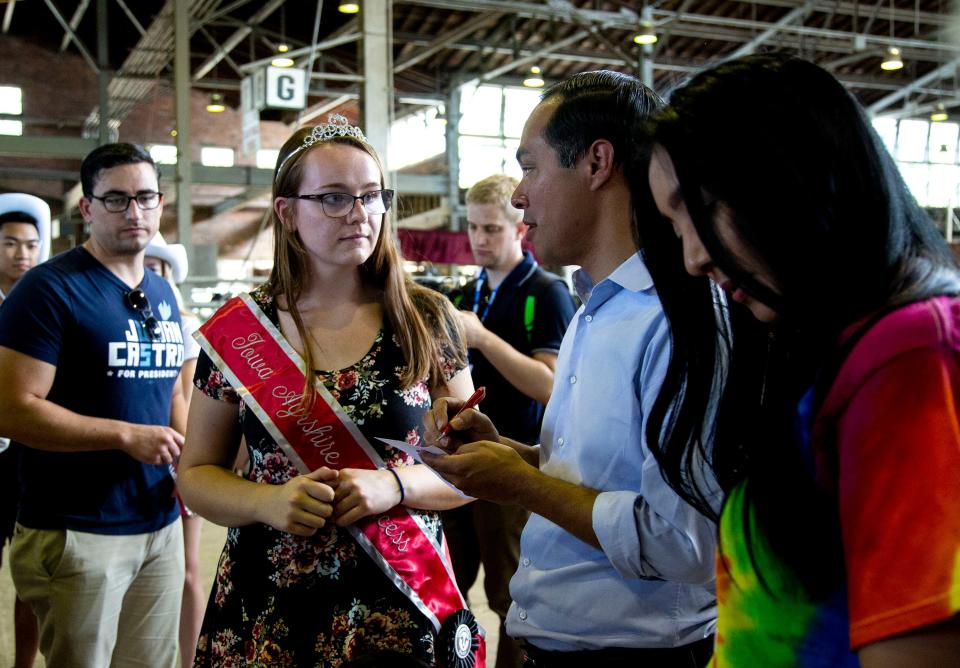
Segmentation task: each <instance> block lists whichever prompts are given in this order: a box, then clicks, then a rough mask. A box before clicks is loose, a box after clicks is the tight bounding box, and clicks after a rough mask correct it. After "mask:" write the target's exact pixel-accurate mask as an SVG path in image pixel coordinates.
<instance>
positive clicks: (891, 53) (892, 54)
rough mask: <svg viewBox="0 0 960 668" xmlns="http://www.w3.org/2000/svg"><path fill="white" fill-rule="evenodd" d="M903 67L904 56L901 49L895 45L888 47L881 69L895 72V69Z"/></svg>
mask: <svg viewBox="0 0 960 668" xmlns="http://www.w3.org/2000/svg"><path fill="white" fill-rule="evenodd" d="M902 67H903V58H901V57H900V49H898V48H897V47H895V46H891V47H890V48H889V49H887V53H886V54H885V55H884V57H883V62H881V63H880V69H882V70H886V71H887V72H893V71H894V70H899V69H901V68H902Z"/></svg>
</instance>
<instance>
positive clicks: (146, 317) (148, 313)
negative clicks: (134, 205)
mask: <svg viewBox="0 0 960 668" xmlns="http://www.w3.org/2000/svg"><path fill="white" fill-rule="evenodd" d="M127 206H130V202H127ZM138 206H139V205H138ZM141 299H142V302H141ZM124 300H125V301H126V302H127V305H128V306H129V307H130V308H132V309H133V310H134V311H136V312H137V313H138V314H140V318H141V320H142V324H143V331H145V332H146V333H147V336H149V337H150V340H151V341H156V340H158V339H159V338H160V337H161V332H160V321H159V320H157V319H156V318H155V317H154V315H153V307H152V306H151V305H150V299H149V297H147V293H146V292H144V291H143V289H142V288H133V289H132V290H129V291H128V292H127V293H126V294H124ZM134 300H137V301H136V302H135V301H134ZM137 303H140V305H139V306H138V305H137Z"/></svg>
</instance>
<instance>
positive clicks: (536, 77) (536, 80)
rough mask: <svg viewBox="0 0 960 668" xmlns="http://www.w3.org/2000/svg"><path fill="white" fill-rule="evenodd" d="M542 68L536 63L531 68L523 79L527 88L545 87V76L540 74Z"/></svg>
mask: <svg viewBox="0 0 960 668" xmlns="http://www.w3.org/2000/svg"><path fill="white" fill-rule="evenodd" d="M541 72H542V70H541V69H540V68H539V67H537V66H536V65H534V66H533V67H531V68H530V74H529V75H527V78H526V79H524V80H523V85H524V86H526V87H527V88H543V84H544V81H543V77H542V76H540V73H541Z"/></svg>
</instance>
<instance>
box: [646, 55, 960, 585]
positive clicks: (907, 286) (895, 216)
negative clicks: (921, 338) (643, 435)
mask: <svg viewBox="0 0 960 668" xmlns="http://www.w3.org/2000/svg"><path fill="white" fill-rule="evenodd" d="M653 132H654V139H655V141H656V142H657V143H658V145H659V146H661V147H662V148H663V149H664V150H665V151H666V153H667V154H669V157H670V158H671V160H672V161H673V164H674V167H675V169H676V173H677V177H678V181H679V186H680V192H681V194H682V196H683V199H684V202H685V204H686V206H687V209H688V211H689V213H690V216H691V218H692V220H693V223H694V225H695V227H696V230H697V233H698V235H699V236H700V238H701V240H702V242H703V244H704V246H705V247H706V249H707V252H708V253H709V254H710V257H711V259H712V260H713V261H714V262H715V263H716V265H717V266H718V267H719V268H720V269H721V270H722V271H723V272H724V273H725V274H727V275H728V276H730V277H731V278H732V279H733V281H734V282H735V283H736V284H738V285H739V286H741V287H742V288H743V289H744V290H745V291H746V292H747V293H748V294H751V295H752V296H753V297H755V298H756V299H758V300H759V301H761V302H764V303H766V304H767V305H768V306H770V307H771V308H773V309H774V310H775V311H777V313H778V315H779V316H780V322H779V323H778V324H777V325H776V326H775V327H774V328H772V329H771V328H769V327H768V326H765V325H764V324H762V323H760V322H758V321H756V320H755V319H753V318H752V317H750V316H749V314H748V313H746V311H745V309H743V308H742V307H741V306H739V305H737V304H732V305H730V306H729V308H727V307H726V306H724V307H722V308H721V309H719V310H718V312H717V313H714V311H713V310H712V309H711V310H709V311H708V310H706V309H702V305H701V306H696V305H693V306H691V310H692V309H693V308H701V309H702V312H701V313H699V314H697V313H687V314H686V317H684V318H678V319H676V320H674V319H671V329H672V334H673V337H674V353H673V356H672V358H671V362H670V367H669V370H668V373H667V379H666V380H665V382H664V384H663V387H662V390H661V393H660V395H659V397H658V399H657V402H656V406H655V408H654V411H653V414H652V415H651V419H650V422H649V423H648V427H647V429H648V431H647V438H648V441H649V442H650V444H651V447H652V448H653V450H654V453H655V455H656V456H657V458H658V461H659V462H660V464H661V471H662V472H663V475H664V477H665V478H666V479H667V481H668V482H669V483H670V484H671V485H672V486H673V487H674V488H675V489H676V490H677V491H678V493H680V494H681V495H682V496H683V497H684V498H686V499H687V500H689V501H690V502H691V503H693V504H694V505H696V506H697V507H698V508H700V509H701V510H703V511H704V512H707V513H708V514H709V515H711V516H713V517H714V518H716V516H717V512H716V507H715V505H712V504H711V503H710V494H709V490H707V489H705V488H704V485H703V484H702V483H700V482H698V481H700V480H702V479H703V478H702V477H698V476H697V475H693V474H691V470H692V469H691V462H692V461H693V459H694V458H693V456H692V455H693V453H696V452H700V451H703V449H704V448H703V444H702V440H703V439H702V437H703V435H704V434H705V433H708V432H709V434H710V435H711V436H712V440H713V449H712V452H710V453H709V456H708V457H707V461H708V464H709V468H710V469H711V471H712V473H714V474H715V475H716V479H717V481H718V483H719V485H720V487H721V488H722V489H723V491H725V492H729V491H730V490H731V489H732V488H733V487H735V486H736V485H738V484H740V483H741V482H745V488H744V493H745V497H744V499H745V503H744V506H743V508H744V513H743V517H741V518H739V520H738V521H740V522H741V525H742V529H743V531H744V532H749V531H750V527H751V521H750V518H751V517H753V518H754V519H755V522H756V524H755V526H756V527H757V532H758V533H759V534H762V535H763V536H764V537H765V539H766V541H767V542H768V544H769V546H770V548H771V549H772V550H773V551H774V553H775V554H776V555H777V556H778V557H779V558H780V559H781V560H782V561H783V562H784V563H786V564H787V565H788V566H789V567H790V568H791V569H792V570H793V571H794V572H795V573H796V574H797V575H798V576H799V578H800V580H801V582H802V583H803V584H804V586H805V587H806V588H807V590H808V591H809V592H811V593H812V594H813V595H815V596H820V595H826V594H827V593H828V592H831V591H833V590H834V588H835V587H836V586H837V584H838V583H839V579H840V577H842V573H843V563H842V551H841V549H840V542H839V541H840V538H839V526H838V519H837V513H836V509H835V502H834V500H833V499H831V498H829V496H828V495H827V493H826V492H825V491H823V490H822V489H821V488H820V487H819V486H818V485H817V484H816V482H815V480H814V478H813V474H812V471H811V469H810V466H809V463H808V462H807V461H806V460H805V459H804V455H803V453H802V450H801V447H800V443H799V439H800V437H799V436H798V434H797V430H796V420H797V408H798V403H799V402H800V400H801V399H802V398H803V397H804V396H805V395H807V393H808V392H809V391H810V390H811V388H812V387H814V386H816V391H817V394H816V395H815V396H818V397H819V396H822V395H823V393H824V392H825V390H826V389H827V388H829V386H830V384H831V382H832V379H833V375H834V374H835V373H836V371H837V370H838V369H839V366H840V362H841V361H842V356H843V354H845V351H838V350H836V348H835V342H836V340H837V337H839V335H840V334H841V332H842V331H843V330H844V328H845V327H848V326H849V325H851V324H852V323H854V322H857V321H859V320H861V319H863V318H865V317H867V316H869V315H871V314H875V313H877V312H880V311H884V310H886V309H889V308H891V307H895V306H897V305H900V304H905V303H907V302H909V301H913V300H916V299H922V298H925V297H929V296H933V295H937V294H945V293H955V292H956V291H957V289H958V283H957V274H956V265H955V262H954V260H953V257H952V254H951V253H950V250H949V248H948V247H947V245H946V243H945V242H944V240H943V239H942V237H941V235H940V234H939V233H938V231H937V230H936V229H935V228H934V226H933V225H932V223H931V221H930V220H929V219H928V218H927V216H926V215H925V214H924V212H923V211H922V210H921V209H920V207H919V206H918V205H917V203H916V202H915V200H914V199H913V197H912V196H911V194H910V192H909V190H908V189H907V187H906V185H905V183H904V181H903V179H902V177H901V176H900V173H899V171H898V169H897V167H896V164H895V163H894V161H893V160H892V158H891V157H890V155H889V154H888V153H887V151H886V149H885V148H884V146H883V144H882V143H881V141H880V139H879V137H878V136H877V134H876V132H875V131H874V130H873V128H872V126H871V124H870V122H869V120H868V118H867V116H866V114H865V113H864V111H863V110H862V108H861V107H860V106H859V104H858V103H857V102H856V101H855V100H854V98H853V97H852V96H851V95H850V94H849V93H848V92H847V91H846V90H845V89H844V88H843V86H842V85H841V84H840V83H839V82H838V81H837V80H836V79H835V78H834V77H833V76H832V75H830V74H829V73H827V72H826V71H825V70H823V69H821V68H820V67H817V66H816V65H813V64H811V63H808V62H805V61H803V60H800V59H797V58H794V57H790V56H787V55H783V54H766V55H754V56H747V57H744V58H740V59H737V60H733V61H730V62H727V63H724V64H721V65H719V66H717V67H715V68H712V69H709V70H706V71H704V72H702V73H700V74H698V75H697V76H695V77H694V78H693V79H692V80H691V81H690V82H689V83H688V84H686V85H685V86H683V87H682V88H680V89H679V90H677V91H676V92H675V93H674V94H673V95H672V96H671V99H670V106H669V107H668V108H667V109H666V110H665V111H664V112H663V113H661V114H660V115H659V116H658V118H657V119H656V121H655V126H654V129H653ZM717 201H720V202H723V203H725V204H726V205H727V206H729V208H730V210H731V212H732V216H733V219H732V222H733V225H734V226H735V228H736V230H737V232H738V234H739V235H740V236H741V238H742V239H743V240H744V242H745V243H746V244H747V245H748V246H749V247H751V248H752V249H753V250H754V251H755V252H757V253H758V254H759V255H760V256H761V257H762V258H763V259H764V261H765V264H766V266H768V267H769V268H770V271H771V273H772V277H773V282H774V284H775V285H777V287H778V291H777V293H772V291H770V290H769V289H764V286H762V285H758V283H757V281H756V280H754V279H753V278H752V277H751V276H750V275H749V274H747V273H746V272H745V271H744V269H743V268H741V267H740V266H739V265H738V263H737V261H736V260H735V258H734V257H733V255H732V254H731V252H730V251H729V249H728V248H727V247H726V246H725V245H724V244H723V242H722V241H721V240H720V239H719V238H718V235H717V233H716V231H715V229H714V226H713V215H712V214H713V209H712V204H713V203H714V202H717ZM663 227H664V225H663V223H662V222H661V221H659V219H657V218H653V219H651V220H649V221H646V224H644V225H643V228H642V230H641V233H642V234H644V235H645V237H646V242H647V245H648V247H649V248H648V251H649V253H650V254H651V255H654V254H658V253H660V252H661V251H662V250H665V252H666V253H667V254H670V253H672V254H673V256H674V257H675V259H674V261H675V262H679V261H680V260H679V259H676V258H677V253H678V252H679V251H678V249H677V241H676V239H673V240H672V241H671V240H670V239H668V238H667V237H668V235H667V234H666V233H665V231H664V230H663V229H662V228H663ZM648 228H649V229H648ZM658 228H659V230H658ZM654 246H656V247H654ZM655 269H656V270H655ZM661 269H662V268H660V267H656V268H651V273H653V274H654V281H655V283H657V285H658V286H660V285H661V281H666V280H669V276H668V277H667V278H666V279H664V278H663V277H662V276H658V274H657V272H660V271H661ZM693 323H696V326H700V327H707V328H708V329H709V331H710V332H711V334H710V336H709V337H705V336H703V335H702V334H700V333H697V332H690V331H682V330H683V328H687V329H689V327H690V326H692V324H693ZM705 338H709V339H711V340H712V341H713V344H712V347H711V344H709V342H705V341H704V339H705ZM845 350H846V349H845ZM718 370H719V371H720V372H721V374H722V382H718V380H717V371H718ZM721 389H722V392H720V394H719V399H713V400H712V399H711V396H712V395H711V392H716V391H719V390H721ZM714 401H715V402H716V404H714V403H713V402H714ZM714 408H716V421H715V423H713V422H711V420H710V418H709V417H708V416H710V415H711V414H712V413H713V409H714ZM815 409H816V404H814V410H815ZM830 546H834V547H835V548H836V549H830ZM755 565H756V562H755ZM761 578H762V573H761Z"/></svg>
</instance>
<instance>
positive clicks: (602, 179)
mask: <svg viewBox="0 0 960 668" xmlns="http://www.w3.org/2000/svg"><path fill="white" fill-rule="evenodd" d="M613 154H614V151H613V144H611V143H610V142H609V141H608V140H606V139H597V140H596V141H594V142H593V143H592V144H590V147H589V148H588V149H587V152H586V154H585V155H584V156H583V159H582V160H583V162H584V168H585V169H586V170H587V177H588V179H589V184H590V190H599V189H600V188H601V187H603V186H604V185H605V184H606V183H607V181H609V180H610V178H611V177H612V176H613V173H614V171H615V169H616V168H615V166H614V162H613V158H614V155H613Z"/></svg>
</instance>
